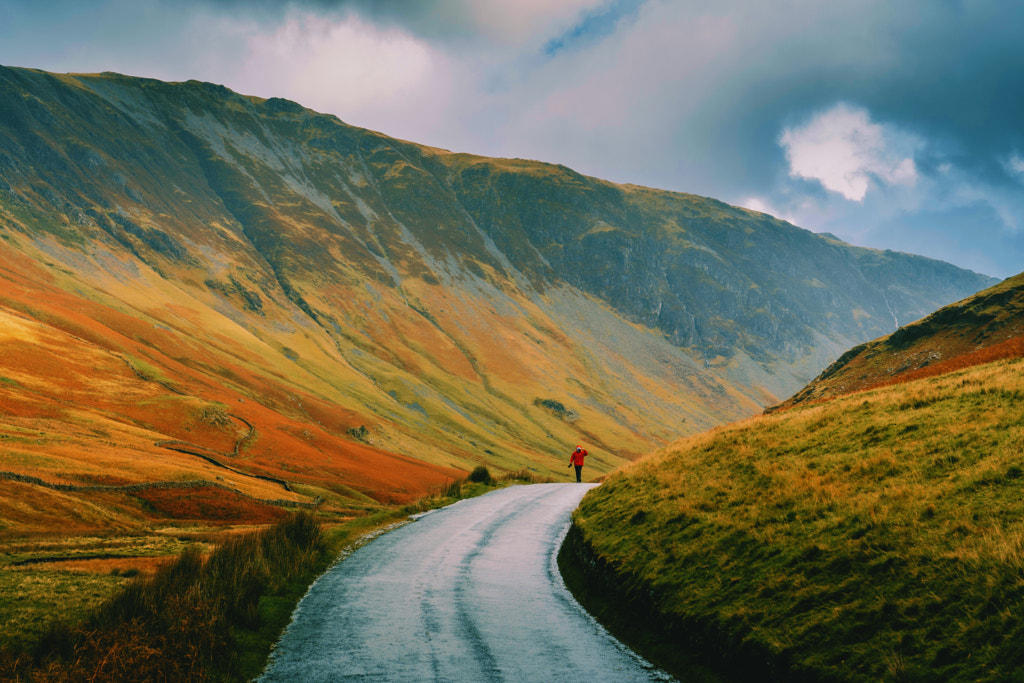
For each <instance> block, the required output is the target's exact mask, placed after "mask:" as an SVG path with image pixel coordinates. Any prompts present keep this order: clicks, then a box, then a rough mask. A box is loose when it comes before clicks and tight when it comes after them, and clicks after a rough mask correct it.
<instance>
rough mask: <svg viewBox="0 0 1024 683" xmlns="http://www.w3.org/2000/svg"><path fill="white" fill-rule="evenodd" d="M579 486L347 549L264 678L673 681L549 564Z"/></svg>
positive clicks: (471, 510) (484, 500)
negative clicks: (609, 627) (593, 612)
mask: <svg viewBox="0 0 1024 683" xmlns="http://www.w3.org/2000/svg"><path fill="white" fill-rule="evenodd" d="M590 486H591V485H587V484H536V485H532V486H513V487H509V488H505V489H500V490H498V491H494V492H491V493H489V494H487V495H485V496H481V497H479V498H474V499H471V500H464V501H460V502H458V503H456V504H454V505H451V506H449V507H447V508H444V509H441V510H437V511H435V512H431V513H428V514H426V515H424V516H422V517H420V518H419V519H418V520H417V521H415V522H413V523H411V524H407V525H405V526H402V527H399V528H397V529H394V530H392V531H390V532H388V533H386V534H384V535H382V536H379V537H378V538H376V539H374V540H373V541H371V542H370V543H368V544H367V545H365V546H363V547H361V548H359V549H357V550H356V551H354V552H353V553H352V554H351V555H349V556H348V557H347V558H346V559H345V560H344V561H343V562H340V563H338V564H336V565H335V566H334V567H333V568H332V569H331V570H330V571H328V572H327V573H326V574H324V576H322V577H321V578H320V579H319V580H318V581H317V582H316V583H315V584H314V585H313V587H312V588H311V589H310V591H309V593H308V594H307V595H306V597H304V598H303V599H302V602H301V603H300V604H299V607H298V609H297V610H296V612H295V615H294V617H293V621H292V624H291V625H290V626H289V627H288V629H287V631H286V632H285V634H284V636H283V637H282V640H281V642H280V643H279V644H278V647H277V648H276V649H275V651H274V654H273V655H272V656H271V661H270V664H269V665H268V668H267V670H266V671H265V672H264V674H263V676H262V677H261V678H260V681H262V682H264V683H272V682H277V681H299V682H300V683H313V682H314V681H374V682H378V681H382V682H383V681H395V682H402V681H409V682H415V683H423V682H425V681H438V682H440V681H444V682H445V683H449V682H457V681H467V682H469V681H473V682H476V681H486V682H490V681H508V682H515V681H538V682H545V683H548V682H555V681H581V682H585V683H602V682H605V681H607V682H608V683H622V682H624V681H671V680H673V679H672V678H671V677H670V676H668V675H667V674H665V673H663V672H661V671H660V670H657V669H655V668H654V667H653V666H651V665H650V664H648V663H647V662H645V661H644V660H642V659H641V658H640V657H638V656H637V655H635V654H633V653H632V652H631V651H630V650H629V649H627V648H626V647H625V646H624V645H622V644H621V643H619V642H618V641H617V640H615V639H614V638H613V637H612V636H611V635H609V634H608V633H607V632H606V631H605V630H604V629H603V628H602V627H601V626H600V625H599V624H597V622H595V621H594V620H593V619H592V618H591V617H590V616H589V615H588V614H587V613H586V612H585V611H584V610H583V608H581V607H580V606H579V605H578V604H577V603H576V601H575V600H574V599H573V598H572V595H571V594H570V593H569V592H568V591H567V590H566V588H565V586H564V584H563V583H562V578H561V575H560V574H559V573H558V567H557V565H556V563H555V555H556V553H557V551H558V546H559V545H560V544H561V542H562V538H563V537H564V535H565V532H566V530H567V529H568V525H569V515H570V513H571V512H572V510H573V509H574V508H575V507H576V506H577V505H578V504H579V501H580V499H581V498H582V497H583V494H584V493H585V492H586V491H587V489H589V488H590Z"/></svg>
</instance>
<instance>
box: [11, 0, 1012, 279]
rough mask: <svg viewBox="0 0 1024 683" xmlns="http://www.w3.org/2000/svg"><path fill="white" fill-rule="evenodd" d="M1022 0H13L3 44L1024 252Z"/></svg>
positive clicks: (841, 230) (54, 58)
mask: <svg viewBox="0 0 1024 683" xmlns="http://www.w3.org/2000/svg"><path fill="white" fill-rule="evenodd" d="M1022 46H1024V0H773V1H771V2H768V1H766V0H515V1H512V0H47V1H41V0H0V64H3V65H6V66H24V67H34V68H39V69H44V70H48V71H58V72H66V71H71V72H96V71H117V72H120V73H125V74H130V75H136V76H148V77H152V78H159V79H163V80H172V81H180V80H188V79H199V80H205V81H211V82H214V83H221V84H224V85H226V86H228V87H229V88H231V89H233V90H236V91H238V92H241V93H244V94H248V95H258V96H262V97H271V96H277V97H286V98H288V99H292V100H295V101H297V102H300V103H301V104H303V105H305V106H308V107H310V108H313V109H316V110H318V111H323V112H328V113H331V114H335V115H337V116H338V117H339V118H341V119H342V120H344V121H346V122H347V123H351V124H354V125H358V126H363V127H366V128H371V129H374V130H378V131H381V132H384V133H386V134H388V135H392V136H395V137H400V138H404V139H407V140H413V141H415V142H420V143H424V144H429V145H434V146H438V147H444V148H447V149H451V150H455V151H461V152H473V153H477V154H484V155H489V156H506V157H523V158H530V159H539V160H543V161H550V162H555V163H561V164H565V165H567V166H570V167H572V168H574V169H576V170H578V171H580V172H582V173H585V174H588V175H593V176H598V177H601V178H606V179H609V180H613V181H616V182H628V183H636V184H641V185H648V186H652V187H658V188H664V189H668V190H677V191H682V192H692V193H695V194H701V195H706V196H711V197H716V198H718V199H722V200H724V201H727V202H730V203H733V204H739V205H742V206H746V207H749V208H753V209H757V210H760V211H766V212H768V213H771V214H773V215H776V216H779V217H781V218H784V219H786V220H789V221H791V222H792V223H794V224H796V225H799V226H801V227H804V228H807V229H810V230H814V231H815V232H831V233H833V234H835V235H837V236H839V237H840V238H842V239H844V240H846V241H848V242H851V243H853V244H858V245H862V246H870V247H878V248H885V249H894V250H899V251H908V252H913V253H918V254H924V255H926V256H931V257H934V258H939V259H943V260H946V261H949V262H952V263H955V264H957V265H960V266H963V267H966V268H970V269H972V270H975V271H978V272H982V273H987V274H989V275H994V276H998V277H1006V276H1009V275H1013V274H1016V273H1018V272H1021V271H1024V47H1022Z"/></svg>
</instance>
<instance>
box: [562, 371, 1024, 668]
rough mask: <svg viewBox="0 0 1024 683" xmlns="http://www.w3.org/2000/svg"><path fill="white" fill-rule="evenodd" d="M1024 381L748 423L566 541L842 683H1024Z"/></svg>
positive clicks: (639, 484) (700, 441)
mask: <svg viewBox="0 0 1024 683" xmlns="http://www.w3.org/2000/svg"><path fill="white" fill-rule="evenodd" d="M1022 487H1024V361H1021V360H1013V361H1004V362H999V363H994V364H990V365H985V366H978V367H974V368H970V369H967V370H963V371H960V372H956V373H953V374H949V375H945V376H941V377H932V378H928V379H924V380H920V381H917V382H913V383H908V384H904V385H900V386H898V387H887V388H881V389H876V390H872V391H869V392H864V393H859V394H854V395H849V396H846V397H843V398H840V399H836V400H833V401H831V402H828V403H823V404H818V405H813V406H809V407H805V408H800V409H794V410H790V411H788V412H786V413H781V414H779V413H776V414H772V415H767V416H762V417H758V418H753V419H751V420H747V421H745V422H741V423H737V424H734V425H730V426H727V427H722V428H719V429H716V430H714V431H712V432H709V433H706V434H702V435H699V436H697V437H693V438H691V439H688V440H684V441H682V442H679V443H677V444H674V445H673V446H671V447H669V448H666V449H663V450H662V451H661V452H659V453H657V454H655V455H653V456H652V457H649V458H646V459H644V460H642V461H640V462H637V463H635V464H633V465H629V466H627V467H626V468H624V469H623V470H622V471H620V472H618V473H616V474H614V475H612V476H610V477H609V478H608V479H607V480H606V483H605V484H604V485H603V486H602V487H600V488H598V489H595V490H594V491H593V492H591V493H589V494H588V496H587V497H586V499H585V500H584V502H583V504H582V506H581V508H580V510H579V512H578V513H577V515H576V519H575V522H576V524H577V525H578V526H579V527H580V529H581V530H582V531H583V533H584V535H585V537H586V539H587V540H588V541H589V542H590V543H591V544H592V546H593V547H594V548H595V549H596V550H597V552H598V553H599V554H600V555H601V556H604V557H606V558H608V559H609V560H610V561H612V562H613V563H615V564H617V565H619V566H620V567H621V569H622V571H623V572H624V573H625V574H627V575H632V576H635V577H639V579H640V580H641V581H642V582H643V583H644V585H647V586H650V587H651V590H653V591H655V592H656V594H657V595H659V596H660V597H661V598H662V599H663V601H664V604H665V605H666V606H667V609H668V611H670V612H672V613H673V614H676V615H679V616H682V617H685V618H686V619H687V620H691V621H696V622H699V623H700V624H703V626H704V627H705V628H708V629H710V630H711V631H714V630H715V629H721V630H722V631H723V633H725V634H728V637H730V638H732V639H735V640H736V642H741V643H743V644H744V645H745V646H747V647H750V648H753V649H752V650H751V651H757V652H764V653H767V654H768V655H770V656H771V657H774V658H775V659H776V660H778V661H785V662H787V663H788V664H787V666H789V667H790V668H791V670H792V671H797V670H803V669H807V670H809V671H813V672H816V673H815V675H819V676H823V677H829V678H836V679H838V680H864V681H867V680H884V679H891V678H892V677H894V676H897V674H898V675H899V676H906V677H909V678H910V679H912V680H933V679H934V680H973V679H975V678H979V677H982V678H984V677H1006V676H1010V677H1013V676H1019V675H1022V674H1024V621H1022V620H1021V619H1020V617H1019V615H1018V613H1019V609H1018V608H1017V606H1018V605H1019V604H1021V600H1024V555H1022V552H1024V491H1022Z"/></svg>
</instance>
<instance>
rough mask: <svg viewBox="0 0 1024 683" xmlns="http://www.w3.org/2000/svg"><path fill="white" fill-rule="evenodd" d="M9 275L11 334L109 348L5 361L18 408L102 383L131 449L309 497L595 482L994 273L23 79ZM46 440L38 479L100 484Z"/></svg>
mask: <svg viewBox="0 0 1024 683" xmlns="http://www.w3.org/2000/svg"><path fill="white" fill-rule="evenodd" d="M0 262H2V264H3V267H2V269H0V311H2V312H3V313H4V315H5V316H8V319H9V320H14V319H17V320H19V321H20V322H21V323H24V324H26V325H29V326H30V328H31V329H33V330H34V332H33V333H34V334H36V335H38V337H39V338H40V339H46V340H47V342H46V343H48V344H51V345H55V346H61V345H68V346H69V348H70V347H72V346H75V345H77V344H84V345H85V346H83V347H82V348H83V353H84V350H85V349H86V348H89V349H92V352H93V353H95V354H99V355H98V356H97V357H95V358H92V359H89V360H88V361H87V362H86V361H82V362H81V363H78V362H77V361H76V360H75V359H76V358H77V357H78V354H71V353H69V354H68V356H67V357H64V358H60V357H58V358H57V361H55V362H54V363H51V364H50V365H35V364H32V363H28V362H27V361H25V360H24V359H19V358H18V357H16V356H15V355H14V354H13V353H11V354H8V355H6V356H4V357H3V358H2V359H0V370H2V372H3V373H4V376H5V377H8V378H9V379H10V381H8V382H5V383H4V384H3V387H0V388H2V389H3V390H4V391H5V392H6V393H5V396H6V400H9V401H12V402H16V403H18V405H20V406H21V408H20V409H21V410H22V411H23V412H26V413H30V412H31V410H30V408H31V406H32V405H35V406H36V408H37V409H38V411H39V414H40V415H50V414H52V413H53V412H54V411H55V410H57V409H56V408H54V405H53V403H52V401H51V399H53V400H57V401H58V402H59V401H60V400H61V399H58V398H56V396H57V393H59V392H57V393H51V394H50V395H47V394H45V392H40V391H36V390H29V389H28V387H42V386H46V385H47V384H50V385H53V386H60V382H59V381H58V380H60V379H61V378H63V377H64V376H80V375H81V376H83V378H82V381H83V383H84V384H83V386H87V387H89V388H88V389H84V390H81V391H79V392H78V393H77V394H76V396H77V397H78V398H77V399H76V400H77V401H78V403H77V404H76V406H75V407H76V409H81V410H84V411H86V412H87V413H88V414H89V415H95V416H98V415H101V414H102V415H103V416H104V419H109V420H111V421H113V422H116V423H117V424H121V425H127V426H130V427H131V428H132V429H140V428H141V429H143V430H147V431H146V433H145V434H142V435H135V436H133V437H132V438H133V439H136V438H138V439H141V440H142V441H144V442H146V443H147V444H149V445H147V446H146V449H149V450H147V452H152V453H153V454H154V458H147V462H151V463H152V464H153V466H154V467H162V464H161V463H162V460H161V458H172V459H173V458H179V457H180V456H181V455H182V453H181V452H180V451H173V450H172V449H169V448H167V447H166V446H155V447H154V446H153V445H152V444H155V443H157V442H161V443H162V442H164V441H182V442H188V443H189V444H192V446H198V447H201V449H206V450H209V451H212V452H215V453H217V454H222V455H223V454H227V455H229V456H230V457H231V458H235V459H236V460H235V461H232V463H233V464H232V467H233V468H235V469H237V470H238V472H239V473H240V474H239V473H236V474H233V475H231V476H234V477H243V478H244V479H245V481H246V483H247V485H248V486H250V487H251V486H264V485H266V482H265V480H254V479H253V478H252V477H253V476H254V475H259V476H264V477H269V478H270V479H273V480H281V481H285V482H288V483H289V486H290V488H291V489H292V492H293V493H295V494H296V495H297V496H299V497H300V499H301V500H300V501H299V502H303V501H305V502H310V501H313V500H315V499H316V498H317V496H321V497H323V490H326V489H329V490H330V491H331V492H332V495H338V496H341V497H342V498H341V499H339V500H342V499H345V496H349V495H355V496H357V497H358V495H366V494H369V495H373V496H375V497H376V498H378V499H391V498H398V499H400V498H405V497H408V496H410V495H413V494H414V493H415V492H416V491H419V490H423V489H424V488H427V487H429V486H431V485H434V484H435V483H436V482H439V481H443V479H444V478H445V477H448V476H451V475H452V473H453V472H454V471H456V470H458V471H466V470H469V469H471V468H472V467H473V466H475V465H477V464H481V463H486V464H488V465H490V466H491V467H494V468H498V469H519V468H522V467H529V468H531V469H533V470H535V471H536V472H538V473H539V474H541V475H556V474H557V475H560V476H564V464H563V463H564V459H565V457H566V456H565V454H566V452H567V451H568V449H569V448H571V447H572V446H573V445H575V443H578V442H581V441H582V442H586V443H587V444H588V445H589V446H591V448H590V450H591V451H592V453H593V454H594V455H593V456H592V458H591V460H589V461H588V471H589V472H590V473H591V474H592V475H594V476H598V475H600V474H602V473H605V472H608V471H611V470H612V469H614V468H615V467H617V466H619V465H621V464H623V463H625V462H626V461H628V460H629V459H632V458H635V457H637V456H639V455H640V454H641V453H644V452H647V451H648V450H650V449H651V448H653V447H657V446H661V445H664V444H665V443H668V442H669V441H671V440H673V439H675V438H677V437H678V436H680V435H685V434H689V433H694V432H698V431H701V430H704V429H707V428H709V427H712V426H714V425H717V424H721V423H722V422H727V421H730V420H734V419H737V418H742V417H745V416H748V415H751V414H754V413H756V412H757V411H759V410H760V409H761V408H763V407H764V406H765V405H770V404H772V403H775V402H777V401H778V400H779V399H780V398H781V397H783V396H786V395H788V394H790V393H792V392H793V391H794V390H796V389H797V388H798V387H799V386H802V385H803V384H804V382H805V381H806V380H807V379H809V378H810V377H812V376H814V375H815V374H816V373H817V372H819V371H820V369H821V368H822V367H824V365H825V364H826V363H827V362H828V361H829V360H831V359H832V358H834V357H835V356H836V355H837V354H838V353H839V351H841V350H842V349H844V348H848V347H849V346H850V345H851V344H853V343H857V342H859V341H862V340H864V339H868V338H872V337H876V336H878V335H879V334H883V333H885V332H887V331H889V330H891V329H894V328H895V324H896V322H897V319H903V318H908V317H916V316H919V315H923V314H924V313H926V312H927V311H930V310H933V309H934V308H935V307H937V306H939V305H941V304H943V303H947V302H948V301H952V300H955V299H957V298H961V297H962V296H964V295H965V294H967V293H969V292H973V291H977V290H978V289H980V288H981V287H983V286H986V285H988V284H990V282H991V281H990V279H989V278H985V277H983V276H979V275H976V274H974V273H969V272H966V271H962V270H959V269H956V268H954V267H952V266H949V265H948V264H943V263H939V262H935V261H929V260H927V259H920V258H918V257H911V256H908V255H904V254H893V253H889V252H885V253H882V252H874V251H869V250H863V249H856V248H853V247H850V246H849V245H844V244H842V243H839V242H836V241H835V240H832V239H829V238H826V237H822V236H817V235H813V234H811V233H808V232H806V231H803V230H800V229H798V228H795V227H794V226H791V225H789V224H786V223H784V222H781V221H777V220H775V219H772V218H770V217H768V216H765V215H763V214H756V213H752V212H748V211H744V210H740V209H736V208H734V207H729V206H727V205H724V204H721V203H719V202H715V201H713V200H707V199H704V198H699V197H693V196H690V195H682V194H674V193H667V192H659V191H654V190H646V189H644V188H637V187H631V186H619V185H614V184H611V183H607V182H603V181H600V180H596V179H593V178H586V177H583V176H580V175H579V174H576V173H574V172H572V171H570V170H569V169H566V168H564V167H560V166H552V165H547V164H540V163H536V162H526V161H509V160H494V159H483V158H480V157H473V156H469V155H462V154H452V153H450V152H447V151H444V150H437V149H431V148H428V147H423V146H421V145H415V144H412V143H408V142H402V141H398V140H394V139H391V138H387V137H385V136H383V135H380V134H377V133H373V132H371V131H366V130H361V129H357V128H353V127H351V126H347V125H345V124H344V123H342V122H341V121H339V120H338V119H336V118H334V117H332V116H325V115H322V114H318V113H316V112H312V111H310V110H307V109H304V108H303V107H301V106H299V105H298V104H296V103H293V102H289V101H286V100H280V99H269V100H263V99H259V98H250V97H244V96H241V95H238V94H236V93H233V92H231V91H229V90H227V89H225V88H223V87H220V86H215V85H211V84H207V83H197V82H188V83H178V84H173V83H162V82H159V81H154V80H147V79H134V78H128V77H124V76H118V75H115V74H102V75H90V76H86V75H55V74H47V73H43V72H38V71H31V70H25V69H6V68H2V67H0ZM894 316H895V317H894ZM32 324H34V325H35V327H32ZM13 329H14V328H13V327H12V330H13ZM11 334H13V332H12V333H11ZM57 356H59V354H55V357H57ZM82 358H86V356H83V357H82ZM101 359H102V362H100V361H101ZM61 363H66V364H70V365H68V366H67V367H65V366H62V365H61ZM88 367H95V368H97V372H99V370H98V369H99V368H108V367H117V368H120V370H121V372H122V373H123V374H124V376H125V377H126V378H127V380H130V381H136V382H139V383H141V384H140V386H139V387H138V388H137V389H138V390H143V389H144V390H146V391H150V392H156V393H155V394H153V395H152V396H149V397H148V398H146V399H145V400H143V401H141V405H142V406H144V407H149V406H160V409H159V410H156V409H154V410H149V411H144V412H145V414H144V415H142V414H140V413H139V410H140V409H139V408H138V407H137V406H138V405H140V404H139V403H136V402H132V401H129V400H127V399H125V398H119V396H120V393H119V392H120V391H121V388H120V387H121V385H119V384H118V383H116V382H115V383H114V384H112V385H109V386H108V385H106V384H103V383H102V382H100V378H98V377H97V378H93V380H94V381H96V382H98V384H97V387H100V388H103V387H105V388H107V389H109V391H110V392H112V394H113V395H111V396H110V397H107V398H102V396H103V392H102V391H92V387H91V385H89V384H88V383H87V382H85V376H87V375H88V370H87V369H88ZM26 373H28V374H27V375H26ZM132 377H134V378H135V379H134V380H132ZM124 386H127V385H124ZM135 390H136V389H132V391H135ZM161 392H164V393H161ZM130 395H132V392H131V391H127V390H126V392H125V396H130ZM93 397H95V398H93ZM93 400H95V401H96V402H97V403H96V406H92V405H90V402H91V401H93ZM12 415H13V413H12ZM196 415H200V416H203V415H205V416H207V417H206V418H201V419H200V418H197V417H195V416H196ZM28 417H31V415H28ZM53 419H54V420H55V422H53V423H52V424H53V426H52V427H51V428H52V429H53V430H54V431H55V432H56V431H58V426H59V425H62V424H64V422H66V421H67V420H68V417H67V415H65V414H60V413H59V411H58V412H57V416H56V417H55V418H53ZM83 419H84V418H83ZM90 419H91V418H90ZM97 419H98V418H97ZM203 419H206V420H207V421H209V422H210V423H211V425H212V426H211V427H209V428H207V427H202V428H200V427H198V426H197V425H198V424H199V423H200V422H202V421H203ZM4 424H6V422H5V423H4ZM190 426H191V427H190ZM118 429H121V428H120V427H119V428H118ZM189 429H191V430H192V431H191V432H190V431H189ZM40 431H45V430H43V429H41V430H40ZM88 434H89V432H88V430H85V431H82V432H80V436H79V438H80V439H81V440H82V442H83V444H84V443H85V442H86V441H88V440H89V439H90V438H95V439H96V440H97V441H102V442H103V444H102V446H103V449H109V450H110V451H118V450H119V449H122V450H123V452H122V453H120V454H118V455H117V457H118V458H122V459H123V460H124V461H125V462H127V461H128V460H130V459H131V458H134V457H135V454H136V453H138V452H139V447H138V446H137V444H136V442H135V441H130V440H129V438H128V435H127V434H126V435H125V437H124V438H110V439H107V438H104V437H101V436H100V435H99V434H96V435H94V436H93V437H90V436H88ZM240 434H241V435H242V436H241V437H240V436H239V435H240ZM44 441H45V439H44ZM93 445H95V444H93ZM37 446H39V447H38V448H36V449H35V451H36V452H35V456H34V457H35V458H36V460H34V461H32V460H29V461H26V462H27V464H25V465H24V466H23V467H22V469H20V470H17V471H18V472H29V471H31V470H33V468H38V470H39V472H42V473H43V474H46V475H47V476H51V475H54V476H55V475H56V473H57V472H61V473H63V474H61V476H62V477H64V478H69V477H70V478H75V477H78V478H79V479H81V478H82V477H84V476H85V474H86V473H91V474H90V476H101V473H98V472H94V471H93V470H97V469H103V468H94V467H92V466H91V465H88V464H82V465H76V466H74V467H71V466H67V467H65V465H63V464H60V465H52V466H51V465H48V464H47V463H48V462H49V461H47V460H46V458H47V457H49V453H50V451H51V450H53V449H54V448H56V447H55V446H54V445H53V444H49V445H45V444H44V445H40V444H37ZM190 447H191V446H190ZM154 448H155V450H153V449H154ZM83 450H84V451H85V452H92V450H93V449H92V448H88V449H83ZM144 450H145V449H144ZM193 450H195V449H194V448H193ZM204 452H205V450H204ZM193 455H194V454H193ZM156 456H160V457H156ZM395 458H398V459H399V460H398V461H396V460H394V459H395ZM215 459H216V458H215ZM186 460H188V457H186ZM192 461H193V462H206V461H203V460H202V458H198V459H196V458H194V457H193V459H192ZM399 461H401V462H402V463H407V462H413V461H415V467H413V468H412V469H407V468H406V467H405V465H401V466H400V465H399V464H395V463H397V462H399ZM113 467H114V466H111V467H110V468H113ZM183 467H184V468H185V470H187V468H188V467H189V466H188V465H184V466H183ZM204 467H205V466H204ZM110 468H108V469H110ZM416 468H420V469H416ZM127 469H128V470H129V471H131V469H132V468H131V467H128V468H127ZM222 469H223V468H222ZM185 470H182V473H181V474H179V475H176V476H178V477H179V478H184V479H187V478H189V477H200V476H201V477H202V479H203V480H204V481H205V476H206V475H205V474H202V473H199V472H198V471H197V472H195V473H188V472H186V471H185ZM399 470H400V471H402V472H408V473H409V474H408V476H406V475H404V474H402V475H399V474H396V471H399ZM10 471H12V472H14V471H15V470H14V469H11V470H10ZM114 474H115V473H114V472H106V473H105V474H102V476H113V475H114ZM222 474H223V473H222ZM19 476H21V475H19ZM133 476H134V475H133ZM140 476H141V475H140ZM146 476H150V475H146ZM161 476H163V475H161ZM168 476H170V475H168ZM39 478H40V479H43V477H42V475H39ZM44 483H46V484H54V483H55V481H51V480H49V479H46V480H45V482H44ZM232 485H234V484H232ZM302 485H305V486H312V487H314V489H315V490H309V491H305V492H302V490H301V489H300V486H302ZM239 486H240V485H239ZM332 486H333V488H331V487H332ZM239 490H241V489H239ZM246 491H248V489H246ZM257 493H258V494H259V495H257ZM252 495H254V496H256V497H259V498H261V499H266V497H267V496H268V495H269V493H267V492H263V491H260V492H253V493H252ZM345 500H347V499H345ZM340 504H341V502H339V505H340Z"/></svg>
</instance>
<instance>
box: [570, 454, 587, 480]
mask: <svg viewBox="0 0 1024 683" xmlns="http://www.w3.org/2000/svg"><path fill="white" fill-rule="evenodd" d="M585 457H587V451H586V449H584V448H580V447H579V446H577V447H576V450H574V451H573V452H572V455H570V456H569V467H575V468H576V483H582V482H583V458H585Z"/></svg>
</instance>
